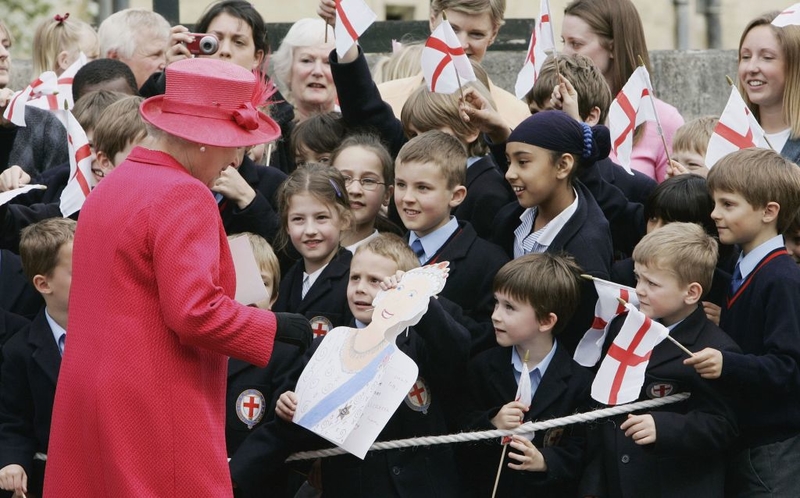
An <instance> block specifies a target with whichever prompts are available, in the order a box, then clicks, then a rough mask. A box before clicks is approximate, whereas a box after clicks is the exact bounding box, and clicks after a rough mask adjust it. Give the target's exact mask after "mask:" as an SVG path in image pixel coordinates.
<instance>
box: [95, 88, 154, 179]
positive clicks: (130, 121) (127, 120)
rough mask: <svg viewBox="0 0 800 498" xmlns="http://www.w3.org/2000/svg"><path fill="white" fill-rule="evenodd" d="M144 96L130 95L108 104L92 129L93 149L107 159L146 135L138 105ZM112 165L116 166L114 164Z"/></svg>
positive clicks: (112, 157) (112, 159) (110, 158)
mask: <svg viewBox="0 0 800 498" xmlns="http://www.w3.org/2000/svg"><path fill="white" fill-rule="evenodd" d="M143 101H144V98H142V97H138V96H135V95H130V96H127V97H125V98H122V99H120V100H118V101H116V102H114V103H113V104H111V105H109V106H108V107H107V108H106V110H105V111H103V113H102V114H101V115H100V119H98V120H97V126H96V127H95V130H94V137H93V140H92V141H93V142H94V149H95V150H96V151H102V152H104V153H105V154H106V155H107V156H108V158H109V160H111V161H112V162H113V161H114V156H115V155H116V154H117V153H119V152H122V151H123V150H125V149H126V148H127V147H128V144H130V143H139V142H141V141H142V140H144V137H145V136H147V128H145V125H144V120H143V119H142V116H141V115H140V114H139V106H140V105H141V103H142V102H143ZM114 166H118V165H117V164H115V165H114Z"/></svg>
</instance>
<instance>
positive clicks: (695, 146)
mask: <svg viewBox="0 0 800 498" xmlns="http://www.w3.org/2000/svg"><path fill="white" fill-rule="evenodd" d="M718 122H719V118H718V117H716V116H702V117H699V118H694V119H692V120H691V121H687V122H686V123H684V124H683V125H681V127H680V128H678V129H677V131H675V136H674V137H672V151H673V152H695V153H697V154H700V155H701V156H705V155H706V149H708V141H709V140H711V135H713V134H714V128H715V127H716V126H717V123H718Z"/></svg>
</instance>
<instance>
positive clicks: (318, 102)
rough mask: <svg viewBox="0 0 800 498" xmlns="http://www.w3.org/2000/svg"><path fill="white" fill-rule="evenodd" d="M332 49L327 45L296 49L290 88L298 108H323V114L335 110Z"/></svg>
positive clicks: (331, 46)
mask: <svg viewBox="0 0 800 498" xmlns="http://www.w3.org/2000/svg"><path fill="white" fill-rule="evenodd" d="M332 48H333V45H332V44H326V45H317V46H314V47H296V48H295V49H294V54H293V55H292V71H291V77H290V80H289V81H290V84H289V88H290V89H291V92H292V97H293V99H294V101H295V105H296V106H298V107H301V108H302V107H312V106H313V107H321V108H322V111H323V112H324V111H332V110H333V105H334V102H335V101H336V87H335V86H334V85H333V78H332V77H331V66H330V63H329V62H328V54H329V53H330V52H331V50H332Z"/></svg>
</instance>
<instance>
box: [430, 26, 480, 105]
mask: <svg viewBox="0 0 800 498" xmlns="http://www.w3.org/2000/svg"><path fill="white" fill-rule="evenodd" d="M422 74H423V75H424V76H425V81H426V82H427V84H428V90H430V91H432V92H435V93H454V92H455V91H457V90H458V88H459V80H460V82H461V83H462V84H463V83H466V82H467V81H475V80H476V78H475V72H474V71H473V70H472V64H471V63H470V62H469V59H468V58H467V54H466V53H465V52H464V49H463V48H462V47H461V42H460V41H458V37H457V36H456V33H455V32H454V31H453V27H452V26H451V25H450V22H449V21H442V22H441V24H439V26H438V27H437V28H436V29H435V30H434V31H433V33H432V34H431V36H430V37H429V38H428V41H426V42H425V47H424V48H423V49H422Z"/></svg>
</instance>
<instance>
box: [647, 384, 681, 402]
mask: <svg viewBox="0 0 800 498" xmlns="http://www.w3.org/2000/svg"><path fill="white" fill-rule="evenodd" d="M673 391H675V386H674V385H673V384H670V383H669V382H653V383H652V384H650V385H649V386H647V397H648V398H650V399H653V398H663V397H664V396H669V395H670V394H672V392H673Z"/></svg>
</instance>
